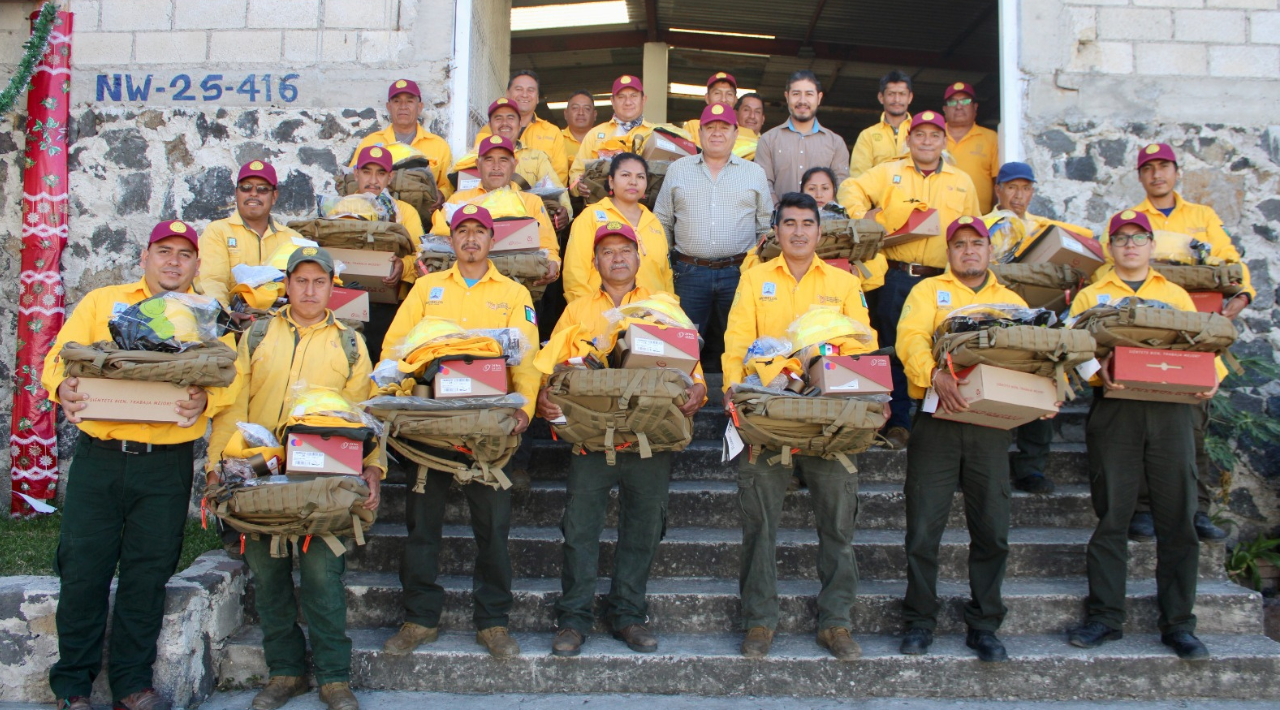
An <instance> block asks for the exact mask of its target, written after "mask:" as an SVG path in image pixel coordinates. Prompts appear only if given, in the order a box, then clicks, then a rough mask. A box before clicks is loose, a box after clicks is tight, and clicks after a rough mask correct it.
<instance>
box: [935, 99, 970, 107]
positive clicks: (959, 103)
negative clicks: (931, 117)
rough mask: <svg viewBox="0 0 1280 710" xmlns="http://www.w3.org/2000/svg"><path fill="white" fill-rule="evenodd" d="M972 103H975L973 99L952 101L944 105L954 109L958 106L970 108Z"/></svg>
mask: <svg viewBox="0 0 1280 710" xmlns="http://www.w3.org/2000/svg"><path fill="white" fill-rule="evenodd" d="M971 103H973V99H951V100H950V101H947V102H945V103H943V104H942V105H943V106H951V107H953V108H954V107H956V106H968V105H969V104H971Z"/></svg>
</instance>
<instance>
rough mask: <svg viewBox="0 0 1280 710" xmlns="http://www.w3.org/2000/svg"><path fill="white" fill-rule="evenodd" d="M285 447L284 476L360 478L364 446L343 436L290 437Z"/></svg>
mask: <svg viewBox="0 0 1280 710" xmlns="http://www.w3.org/2000/svg"><path fill="white" fill-rule="evenodd" d="M288 439H289V440H288V441H287V442H286V445H285V459H284V460H285V464H284V470H285V472H286V473H290V474H293V475H295V476H296V475H298V474H311V473H317V474H319V473H323V474H337V475H343V476H359V475H360V474H361V473H363V471H364V463H363V462H364V444H362V443H361V442H359V441H356V440H355V439H348V438H346V437H345V436H322V435H320V434H289V436H288Z"/></svg>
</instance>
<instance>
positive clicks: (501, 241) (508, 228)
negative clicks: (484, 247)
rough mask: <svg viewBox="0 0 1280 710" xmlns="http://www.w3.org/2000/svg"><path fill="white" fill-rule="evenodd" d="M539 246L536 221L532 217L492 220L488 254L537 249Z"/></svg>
mask: <svg viewBox="0 0 1280 710" xmlns="http://www.w3.org/2000/svg"><path fill="white" fill-rule="evenodd" d="M540 244H541V242H540V240H539V235H538V220H536V219H534V218H533V217H503V218H499V219H495V220H493V246H492V247H490V248H489V251H490V252H502V251H520V250H528V249H537V248H538V246H539V245H540Z"/></svg>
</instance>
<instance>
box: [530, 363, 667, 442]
mask: <svg viewBox="0 0 1280 710" xmlns="http://www.w3.org/2000/svg"><path fill="white" fill-rule="evenodd" d="M547 388H548V390H549V392H548V399H550V400H551V401H552V402H553V403H555V404H556V405H557V406H559V407H560V409H561V410H562V411H563V412H564V416H565V419H567V420H568V423H566V424H554V425H552V431H553V432H554V433H555V435H556V436H557V437H558V438H561V439H564V440H565V441H568V442H570V443H572V444H574V447H573V451H574V453H582V452H584V451H603V452H604V456H605V461H607V462H608V464H609V465H610V466H612V465H614V464H615V463H617V454H618V452H619V451H630V450H632V447H633V446H634V448H635V450H636V451H637V452H638V453H639V454H640V458H646V459H647V458H649V457H650V456H652V455H653V452H655V451H683V450H684V448H685V447H686V446H688V445H689V442H690V441H692V440H693V423H692V420H691V419H690V418H689V417H686V416H685V415H684V414H682V413H681V412H680V405H682V404H684V403H685V402H687V401H689V393H688V392H687V391H686V389H685V388H686V385H685V379H684V375H682V374H681V373H680V372H678V371H676V370H671V369H665V368H654V369H648V370H626V369H616V368H610V369H606V370H565V371H563V372H558V373H556V374H554V375H552V376H551V378H550V380H548V382H547Z"/></svg>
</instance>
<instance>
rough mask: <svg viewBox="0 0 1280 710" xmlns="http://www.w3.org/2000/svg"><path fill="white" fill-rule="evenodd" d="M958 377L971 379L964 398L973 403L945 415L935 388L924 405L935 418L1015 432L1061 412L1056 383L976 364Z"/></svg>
mask: <svg viewBox="0 0 1280 710" xmlns="http://www.w3.org/2000/svg"><path fill="white" fill-rule="evenodd" d="M956 376H957V377H959V378H960V379H962V380H967V383H966V384H962V385H960V396H961V397H963V398H964V400H965V402H967V403H968V404H969V409H968V410H966V411H963V412H952V413H947V412H943V411H942V409H941V408H940V407H939V406H938V402H937V394H936V393H934V391H933V390H932V389H931V390H929V395H928V396H926V398H925V402H924V403H923V404H922V405H921V407H922V409H923V410H924V411H926V412H932V413H933V416H934V418H936V419H945V420H947V421H953V422H964V423H966V424H976V425H978V426H985V427H991V428H993V429H1013V428H1014V427H1019V426H1022V425H1023V424H1026V423H1027V422H1031V421H1035V420H1036V419H1039V418H1041V417H1044V416H1047V415H1050V414H1056V413H1057V412H1058V388H1057V385H1055V384H1054V382H1053V380H1051V379H1049V378H1048V377H1040V376H1039V375H1032V374H1029V373H1026V372H1018V371H1016V370H1006V369H1004V368H1000V367H993V366H991V365H974V366H973V367H970V368H968V369H967V370H961V371H960V372H957V373H956Z"/></svg>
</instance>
